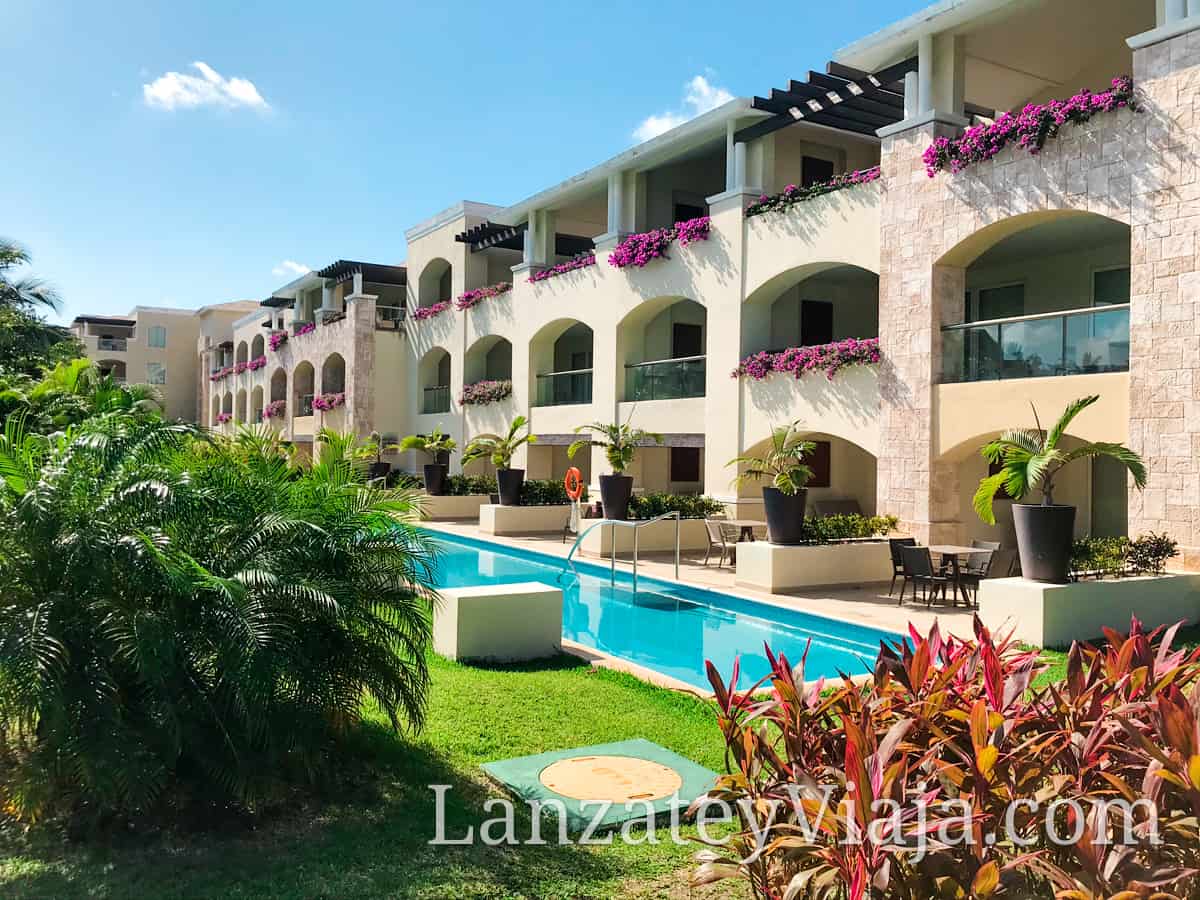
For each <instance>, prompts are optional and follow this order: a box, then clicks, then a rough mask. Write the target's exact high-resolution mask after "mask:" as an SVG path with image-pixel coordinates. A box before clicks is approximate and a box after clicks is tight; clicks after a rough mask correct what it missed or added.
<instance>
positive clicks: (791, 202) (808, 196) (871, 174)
mask: <svg viewBox="0 0 1200 900" xmlns="http://www.w3.org/2000/svg"><path fill="white" fill-rule="evenodd" d="M879 174H880V173H879V166H871V167H870V168H869V169H857V170H855V171H853V172H846V173H845V174H842V175H835V176H833V178H830V179H829V180H828V181H819V182H817V183H816V184H810V185H808V186H807V187H800V186H799V185H795V184H789V185H788V186H787V187H785V188H784V189H783V190H782V191H780V192H779V193H778V194H769V195H768V194H763V195H762V196H761V197H759V198H758V199H757V200H755V201H754V202H753V203H751V204H750V205H749V206H747V207H746V218H747V219H749V218H752V217H753V216H761V215H762V214H763V213H768V212H783V211H784V210H788V209H791V208H792V207H793V206H795V205H796V204H797V203H803V202H805V201H806V200H813V199H815V198H817V197H822V196H824V195H825V194H831V193H833V192H834V191H840V190H842V189H843V188H848V187H854V186H855V185H856V184H869V183H870V182H872V181H878V180H879Z"/></svg>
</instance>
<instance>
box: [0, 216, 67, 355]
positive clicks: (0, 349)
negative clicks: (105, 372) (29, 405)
mask: <svg viewBox="0 0 1200 900" xmlns="http://www.w3.org/2000/svg"><path fill="white" fill-rule="evenodd" d="M29 262H30V255H29V252H28V251H27V250H26V249H25V248H24V247H22V246H21V245H20V244H17V243H16V242H14V241H11V240H8V239H5V238H0V371H3V372H7V373H20V374H25V375H29V376H37V375H39V374H40V373H41V371H42V369H44V368H47V367H50V366H53V365H55V364H56V363H58V362H61V361H63V360H67V359H72V358H74V357H77V356H81V355H82V354H83V346H82V345H81V344H80V343H79V341H77V340H75V338H74V337H72V336H71V333H70V332H69V331H68V330H67V329H66V328H63V327H62V326H61V325H51V324H50V323H49V322H47V321H46V320H45V319H44V318H43V317H42V313H44V312H53V311H56V310H57V309H58V308H59V306H60V304H61V300H60V298H59V296H58V293H57V292H56V291H55V290H54V289H53V288H52V287H50V286H49V285H48V284H47V283H46V282H45V281H43V280H42V279H41V278H38V277H36V276H33V275H23V276H17V275H16V271H17V270H19V269H22V268H23V267H25V266H27V265H28V264H29Z"/></svg>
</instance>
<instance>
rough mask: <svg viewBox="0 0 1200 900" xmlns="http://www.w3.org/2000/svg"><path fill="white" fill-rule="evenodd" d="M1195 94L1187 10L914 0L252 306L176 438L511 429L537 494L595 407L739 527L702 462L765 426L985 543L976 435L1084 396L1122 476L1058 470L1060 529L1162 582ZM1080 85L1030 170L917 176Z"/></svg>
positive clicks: (1186, 473)
mask: <svg viewBox="0 0 1200 900" xmlns="http://www.w3.org/2000/svg"><path fill="white" fill-rule="evenodd" d="M1080 23H1086V26H1084V25H1081V24H1080ZM1126 76H1129V77H1131V78H1132V91H1133V94H1132V96H1130V97H1126V94H1127V88H1128V83H1127V82H1125V81H1121V79H1122V78H1124V77H1126ZM1114 79H1117V84H1116V86H1115V87H1114ZM1197 84H1200V0H943V2H940V3H937V4H935V5H934V6H931V7H929V8H928V9H926V10H923V11H922V12H921V13H918V14H916V15H914V16H912V17H910V18H909V19H906V20H903V21H901V22H898V23H896V24H895V25H893V26H890V27H889V28H886V29H884V30H883V31H880V32H878V33H876V34H873V35H870V36H868V37H866V38H864V39H862V40H861V41H858V42H856V43H855V44H852V45H851V46H849V47H847V48H844V49H843V50H842V51H840V52H839V53H838V54H837V58H836V59H835V60H833V61H831V62H829V63H828V64H827V65H826V66H824V71H811V72H808V74H807V76H806V77H805V78H804V80H791V81H788V82H787V83H786V85H785V86H783V87H781V88H778V89H775V90H772V91H770V92H769V94H768V96H762V97H753V98H740V99H735V100H733V101H730V102H729V103H727V104H725V105H724V106H721V107H719V108H718V109H715V110H712V111H711V112H708V113H706V114H704V115H702V116H700V117H698V118H696V119H694V120H692V121H690V122H688V123H686V124H684V125H681V126H679V127H678V128H676V129H674V130H672V131H670V132H668V133H666V134H664V135H662V136H660V137H658V138H655V139H653V140H651V141H649V142H646V143H644V144H641V145H639V146H637V147H635V148H633V149H631V150H629V151H626V152H625V153H622V154H620V155H618V156H616V157H614V158H612V159H610V160H608V161H606V162H604V163H601V164H600V165H598V166H595V167H593V168H591V169H588V170H587V171H584V172H581V173H580V174H578V175H576V176H574V177H572V178H570V179H568V180H567V181H564V182H562V183H560V184H557V185H554V186H551V187H548V188H547V189H546V190H543V191H541V192H539V193H537V194H535V195H534V196H532V197H529V198H527V199H525V200H522V201H520V202H518V203H515V204H512V205H510V206H507V207H498V206H491V205H487V204H481V203H472V202H462V203H458V204H455V205H454V206H451V207H449V208H448V209H446V210H444V211H443V212H441V213H439V214H438V215H436V216H433V217H432V218H430V219H429V220H427V221H425V222H422V223H420V224H418V225H416V226H414V227H412V228H410V229H409V230H408V231H407V232H406V234H405V237H406V239H407V259H406V261H405V263H404V264H403V265H402V266H387V265H378V264H368V263H360V262H350V261H345V260H340V261H338V262H335V263H333V264H331V265H330V266H328V267H326V268H325V269H322V270H320V271H318V272H314V273H310V274H309V275H306V276H303V277H302V278H300V279H297V280H296V281H294V282H292V283H290V284H288V285H285V286H283V287H282V288H280V289H279V290H277V291H275V292H274V293H273V294H272V296H271V297H269V298H267V299H266V300H265V301H263V304H262V305H261V306H260V307H259V308H258V309H256V310H254V311H247V312H246V314H245V315H243V316H242V317H240V318H238V319H237V320H236V321H235V322H233V323H232V327H231V334H229V335H228V336H227V337H225V336H220V337H221V339H220V340H217V338H218V336H217V335H213V336H212V341H211V342H209V343H207V344H205V343H204V342H203V340H202V341H201V344H202V351H203V353H205V354H206V355H205V357H204V360H205V361H204V362H203V363H202V364H201V365H200V369H201V370H202V371H203V372H204V376H203V378H202V379H201V381H202V384H201V387H200V391H199V394H200V400H199V408H200V411H201V416H202V420H203V421H205V422H206V423H208V424H213V425H217V424H221V425H222V427H225V428H233V427H234V426H235V425H236V424H237V423H240V422H258V421H264V415H263V414H264V411H268V410H269V411H271V415H268V416H267V417H266V418H265V421H268V422H270V423H272V424H273V425H274V426H275V427H278V428H280V429H282V430H283V432H284V433H285V435H286V436H287V437H289V438H290V439H292V440H295V441H297V442H299V443H302V444H303V443H306V442H309V441H311V440H312V436H313V435H314V434H315V433H316V431H317V430H319V429H320V428H321V427H326V426H328V427H338V428H353V429H355V430H356V431H359V432H361V433H364V434H365V433H368V432H371V431H377V432H380V433H381V434H383V435H384V436H385V437H392V436H400V435H403V434H409V433H428V432H429V431H431V430H432V429H434V428H435V427H437V428H441V429H442V430H443V431H447V432H449V433H451V434H452V435H453V436H454V437H455V438H457V439H458V440H459V442H460V445H461V444H462V443H464V442H466V441H469V440H470V439H471V438H472V437H474V436H477V435H481V434H490V433H496V432H500V431H502V430H504V429H505V428H506V426H507V424H508V423H509V422H510V421H511V420H512V419H513V418H514V417H515V416H517V415H525V416H527V417H528V418H529V420H530V424H531V428H532V430H533V432H534V433H535V434H537V435H538V438H539V441H538V443H537V444H535V445H533V446H531V447H528V448H524V449H523V450H522V452H521V454H520V456H519V458H518V461H517V463H516V464H518V465H522V466H524V467H525V468H526V470H527V473H528V477H531V478H543V477H545V478H559V477H562V475H563V474H564V472H565V470H566V468H567V467H568V466H569V465H571V464H572V462H570V461H568V459H567V456H566V448H567V446H568V444H569V443H570V442H571V441H572V440H573V439H574V438H575V437H576V435H575V428H576V427H577V426H580V425H584V424H586V423H589V422H615V421H621V422H626V421H628V422H630V423H631V424H633V425H635V426H638V427H643V428H646V429H648V430H650V431H654V432H658V433H661V434H662V435H663V444H662V446H655V447H647V448H644V449H643V450H642V451H641V452H640V453H639V454H638V458H637V460H636V462H635V464H634V468H633V470H632V471H631V473H630V474H632V475H633V476H634V478H635V484H636V485H637V486H639V487H641V488H642V489H645V490H672V491H677V492H687V491H702V492H704V493H707V494H710V495H712V496H715V497H718V498H720V499H722V500H724V501H726V502H727V503H729V504H730V505H732V506H736V507H738V508H739V510H740V511H742V512H744V513H750V514H754V513H756V512H758V511H759V510H756V508H755V507H756V505H757V504H760V503H761V501H760V500H759V499H758V497H757V495H758V490H757V488H756V487H755V486H753V485H748V486H746V487H743V488H741V489H736V488H734V487H732V486H731V482H732V477H733V475H734V474H735V471H734V470H733V469H731V468H730V467H729V465H728V462H729V461H730V460H731V459H733V458H734V457H735V456H738V455H741V454H745V453H754V452H756V451H757V450H761V449H762V448H763V447H764V446H765V444H766V442H767V441H768V440H769V437H770V434H771V430H772V429H773V428H774V427H776V426H779V425H782V424H786V423H789V422H793V421H798V422H800V423H802V427H803V429H804V430H805V431H806V432H807V433H808V434H809V435H811V437H812V438H813V439H814V440H816V441H817V442H818V451H817V453H816V455H815V457H814V460H813V462H814V465H813V468H814V470H815V478H814V481H813V484H812V487H811V490H810V497H811V498H813V499H816V500H821V499H829V500H843V501H853V503H855V504H857V507H858V508H859V509H861V510H862V511H863V512H866V513H872V512H879V513H894V514H896V515H898V516H900V518H901V520H902V522H903V523H904V527H906V528H907V529H909V530H911V531H912V533H914V534H916V535H917V536H919V537H921V538H923V539H927V540H928V539H932V540H936V541H952V542H963V541H966V540H968V539H970V538H993V539H995V538H998V539H1000V540H1002V541H1005V542H1007V543H1009V544H1011V543H1012V540H1013V538H1012V524H1011V514H1010V513H1008V512H1007V511H1006V509H1005V507H1006V506H1007V504H1004V503H1000V504H998V513H999V522H998V524H997V525H996V526H986V525H984V524H983V523H981V522H979V521H978V519H977V518H976V517H975V515H974V513H973V511H972V508H971V496H972V494H973V493H974V489H975V486H976V485H977V484H978V482H979V479H980V478H981V477H983V476H984V475H986V474H987V464H986V462H985V461H984V460H983V459H982V458H981V457H980V456H979V454H978V449H979V447H980V446H981V445H982V444H983V443H984V442H986V441H987V440H988V439H990V438H992V437H994V436H995V435H997V434H998V433H999V432H1000V431H1001V430H1003V429H1005V428H1008V427H1027V426H1032V425H1033V424H1034V413H1033V411H1032V410H1031V405H1032V407H1034V408H1036V411H1037V415H1038V416H1039V417H1040V419H1041V421H1042V422H1043V423H1045V422H1046V421H1047V420H1053V419H1054V418H1055V417H1057V415H1058V413H1059V412H1060V411H1061V410H1062V408H1063V407H1064V406H1065V405H1066V404H1067V403H1068V402H1069V401H1071V400H1074V399H1076V398H1078V397H1081V396H1086V395H1091V394H1097V395H1099V396H1100V398H1101V399H1100V401H1099V403H1097V404H1096V405H1095V406H1093V407H1092V408H1090V409H1089V410H1087V411H1086V412H1084V413H1083V414H1082V415H1080V416H1079V417H1078V418H1077V419H1076V421H1075V423H1074V424H1073V426H1072V429H1071V432H1070V434H1069V435H1068V439H1067V446H1068V447H1070V446H1071V445H1072V444H1077V442H1081V441H1087V440H1104V441H1114V442H1124V443H1128V444H1129V445H1130V446H1131V447H1133V448H1134V449H1135V450H1137V451H1138V452H1139V453H1141V454H1142V456H1143V457H1144V458H1145V459H1146V461H1147V463H1148V467H1149V470H1150V478H1149V484H1148V485H1147V487H1146V489H1145V490H1144V491H1137V490H1135V489H1133V488H1132V487H1131V486H1130V485H1129V484H1128V481H1127V478H1126V476H1125V474H1124V472H1123V470H1121V469H1119V468H1115V467H1113V466H1110V465H1109V464H1108V463H1107V462H1106V461H1088V460H1085V461H1083V462H1082V463H1080V464H1078V465H1077V466H1075V467H1074V469H1073V470H1070V469H1069V470H1067V472H1066V473H1064V476H1063V478H1062V479H1061V481H1060V485H1059V491H1058V494H1057V499H1058V500H1059V501H1060V502H1070V503H1074V504H1075V505H1076V506H1077V507H1078V510H1079V512H1078V516H1077V523H1076V527H1077V530H1078V531H1079V532H1080V533H1081V534H1083V533H1096V534H1123V533H1129V534H1138V533H1142V532H1146V531H1158V532H1162V531H1165V532H1167V533H1168V534H1170V535H1171V536H1172V537H1174V538H1175V539H1176V540H1177V541H1178V542H1179V544H1180V546H1181V549H1182V550H1183V551H1184V560H1183V561H1184V562H1185V563H1186V564H1187V565H1188V566H1189V567H1195V566H1196V565H1198V564H1200V379H1194V378H1193V370H1194V368H1195V367H1196V365H1197V362H1196V361H1197V360H1198V359H1200V308H1198V307H1197V300H1198V298H1197V296H1196V294H1197V291H1196V288H1197V287H1198V286H1200V275H1198V274H1197V253H1198V252H1200V248H1198V247H1197V245H1196V238H1195V234H1196V228H1197V224H1198V223H1200V182H1198V181H1197V177H1196V173H1197V168H1196V155H1195V151H1196V147H1197V130H1196V122H1195V116H1196V103H1197V98H1198V97H1200V93H1198V91H1197ZM1081 88H1090V89H1092V90H1094V91H1096V92H1103V91H1107V90H1109V89H1110V88H1111V89H1112V90H1114V91H1116V93H1115V94H1111V95H1110V96H1111V97H1112V98H1114V99H1112V100H1111V102H1109V103H1107V105H1105V104H1104V103H1102V102H1099V101H1096V102H1093V101H1091V100H1087V99H1084V100H1083V101H1076V102H1075V106H1073V107H1070V108H1069V109H1071V110H1074V109H1078V108H1081V106H1083V107H1087V108H1086V110H1085V112H1086V114H1080V115H1078V116H1076V115H1075V114H1074V113H1073V112H1068V113H1063V115H1064V116H1068V115H1069V116H1070V117H1071V120H1070V121H1069V122H1067V123H1065V124H1063V125H1062V127H1061V129H1060V130H1059V131H1058V133H1057V134H1056V135H1053V136H1050V137H1048V138H1047V139H1046V140H1045V143H1044V146H1042V147H1041V148H1040V151H1039V152H1036V153H1031V152H1030V150H1029V149H1028V148H1026V147H1023V146H1020V145H1019V144H1018V143H1017V142H1015V141H1013V142H1009V143H1007V144H1006V145H1004V146H1003V147H1001V148H1000V149H998V150H997V149H995V148H994V147H993V148H991V149H989V150H988V151H987V152H986V153H977V154H976V156H978V157H981V158H978V159H972V160H970V164H968V165H965V166H963V167H961V168H960V167H959V166H958V165H955V166H953V167H944V168H943V169H942V170H939V171H934V172H933V173H932V174H930V172H929V171H928V170H929V168H930V162H931V159H932V160H933V162H934V163H936V161H937V158H936V157H930V156H929V152H930V147H931V146H933V145H934V144H935V142H937V141H938V140H939V139H941V138H946V139H949V140H951V141H957V140H958V139H959V138H961V136H962V135H963V134H964V132H965V131H966V130H967V129H972V128H978V129H987V128H988V127H989V125H991V124H992V123H994V122H995V121H996V120H997V118H999V117H1000V116H1001V115H1002V113H1003V111H1005V110H1013V111H1017V112H1018V113H1019V112H1020V111H1021V110H1023V109H1025V108H1026V107H1027V106H1029V105H1031V104H1033V105H1037V104H1046V103H1048V102H1050V101H1053V100H1066V99H1067V98H1070V97H1072V95H1075V94H1076V93H1077V91H1078V90H1079V89H1081ZM1117 97H1120V98H1121V99H1120V100H1119V102H1118V100H1117V99H1115V98H1117ZM1131 100H1132V102H1130V101H1131ZM1053 108H1055V109H1061V107H1053ZM1004 121H1007V120H1004V119H1001V122H1004ZM970 133H971V134H976V133H977V132H970ZM952 146H959V145H957V144H956V145H952ZM935 167H936V166H935ZM631 236H633V237H632V239H631ZM614 263H620V265H617V264H614ZM460 307H461V308H460ZM252 363H253V365H252ZM768 369H773V370H781V371H767V370H768ZM481 400H484V401H487V402H479V401H481ZM218 419H220V420H221V422H219V423H218ZM393 461H394V462H396V463H397V464H398V465H401V466H403V467H405V468H410V469H414V470H415V469H416V468H417V466H418V464H419V462H420V460H416V459H412V458H399V457H393ZM573 464H575V465H578V466H579V467H580V468H581V469H582V470H583V471H584V474H585V475H586V476H587V477H588V478H589V480H591V481H592V482H595V479H596V476H598V475H599V474H602V473H603V472H605V471H606V470H607V463H606V461H605V459H604V456H603V453H602V452H600V451H598V450H597V451H593V452H592V453H591V454H590V455H588V454H582V455H580V456H578V457H577V458H576V459H575V460H574V461H573Z"/></svg>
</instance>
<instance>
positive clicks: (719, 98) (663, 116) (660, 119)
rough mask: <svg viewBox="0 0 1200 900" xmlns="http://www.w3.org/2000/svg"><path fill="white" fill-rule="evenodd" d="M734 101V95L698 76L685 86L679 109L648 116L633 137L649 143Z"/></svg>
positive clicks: (636, 129)
mask: <svg viewBox="0 0 1200 900" xmlns="http://www.w3.org/2000/svg"><path fill="white" fill-rule="evenodd" d="M732 99H733V94H731V93H729V91H727V90H725V88H723V87H718V86H717V85H714V84H712V83H711V82H710V81H709V80H708V79H707V78H706V77H704V76H703V75H697V76H696V77H694V78H693V79H691V80H690V81H688V82H687V83H686V84H685V85H684V86H683V102H682V103H681V104H680V106H679V108H678V109H676V110H672V111H668V112H663V113H658V114H656V115H652V116H647V117H646V118H645V119H643V120H642V123H641V124H640V125H638V127H637V128H635V129H634V130H633V136H634V137H635V138H636V139H637V140H639V141H648V140H650V138H654V137H658V136H659V135H660V134H663V133H664V132H667V131H670V130H671V129H672V128H675V127H676V126H678V125H682V124H683V123H684V122H686V121H688V119H694V118H696V116H698V115H700V114H701V113H706V112H708V111H709V110H710V109H716V108H717V107H718V106H720V105H721V104H722V103H728V102H729V101H730V100H732Z"/></svg>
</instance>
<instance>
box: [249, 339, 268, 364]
mask: <svg viewBox="0 0 1200 900" xmlns="http://www.w3.org/2000/svg"><path fill="white" fill-rule="evenodd" d="M266 354H267V342H266V339H265V338H264V337H263V336H262V335H261V334H256V335H255V336H254V340H252V341H251V342H250V358H251V359H261V358H262V357H264V356H266Z"/></svg>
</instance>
